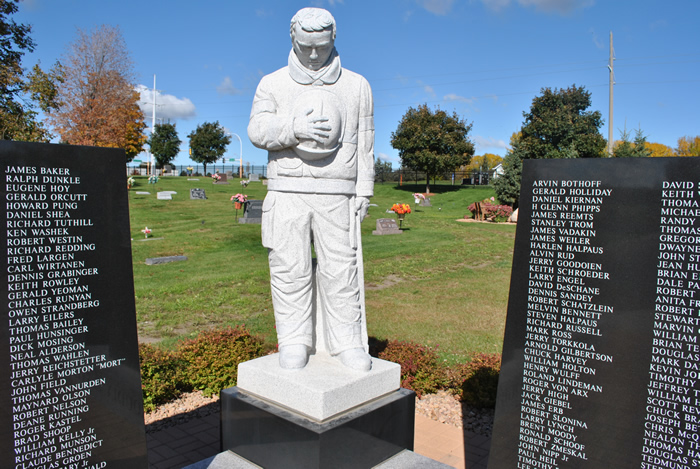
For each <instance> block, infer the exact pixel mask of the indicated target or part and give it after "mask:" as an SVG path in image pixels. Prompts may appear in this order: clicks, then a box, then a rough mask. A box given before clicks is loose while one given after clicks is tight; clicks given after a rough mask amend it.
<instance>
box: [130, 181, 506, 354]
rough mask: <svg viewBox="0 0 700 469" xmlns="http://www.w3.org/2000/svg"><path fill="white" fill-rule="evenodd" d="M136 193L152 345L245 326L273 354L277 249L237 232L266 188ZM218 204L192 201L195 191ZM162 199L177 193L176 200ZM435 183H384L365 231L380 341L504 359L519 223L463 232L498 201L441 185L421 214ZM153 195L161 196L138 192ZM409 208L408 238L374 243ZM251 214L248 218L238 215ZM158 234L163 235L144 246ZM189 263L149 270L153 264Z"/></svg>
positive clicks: (142, 290) (136, 250)
mask: <svg viewBox="0 0 700 469" xmlns="http://www.w3.org/2000/svg"><path fill="white" fill-rule="evenodd" d="M135 179H136V185H135V186H134V187H133V188H132V189H131V190H130V191H129V205H130V214H131V215H130V216H131V233H132V237H133V239H134V242H133V261H134V284H135V289H136V311H137V315H138V327H139V336H140V339H141V341H161V342H162V343H163V344H164V345H166V346H169V345H171V344H172V343H174V342H175V341H177V340H178V339H180V338H182V337H190V336H192V335H195V334H196V333H197V332H199V331H201V330H204V329H209V328H212V327H217V326H226V325H235V324H245V325H246V326H247V327H248V328H249V330H251V332H253V333H255V334H259V335H261V336H262V337H264V339H265V342H266V344H267V345H268V346H269V347H270V348H272V347H274V345H275V342H276V337H275V330H274V318H273V313H272V302H271V299H270V292H269V289H270V287H269V281H270V280H269V272H268V267H267V249H265V248H263V247H262V245H261V242H260V225H248V224H238V223H237V222H236V220H235V215H236V213H235V210H234V207H233V204H232V203H231V201H230V198H231V196H232V195H234V194H236V193H237V192H244V193H245V194H248V196H249V197H250V198H253V199H262V198H264V196H265V192H266V187H265V186H263V185H262V183H260V182H257V183H256V182H252V183H250V185H249V186H248V187H247V188H246V189H245V190H243V189H242V188H241V186H240V184H239V181H238V179H234V180H232V181H231V184H230V185H220V184H216V185H214V184H212V183H211V179H210V178H207V177H199V181H188V180H187V179H188V178H186V177H172V178H161V179H160V181H159V182H158V183H157V184H156V185H155V186H153V185H149V184H148V183H147V179H146V178H139V177H136V178H135ZM193 187H198V188H202V189H205V191H206V195H207V198H208V199H207V200H190V197H189V193H190V191H189V190H190V188H193ZM156 190H157V191H175V192H177V194H176V195H174V196H173V200H171V201H164V200H157V199H156V194H155V193H156ZM424 190H425V185H424V184H419V185H403V186H402V187H398V186H397V185H396V184H395V183H385V184H377V185H375V197H374V198H372V200H371V203H372V204H377V206H376V207H371V208H370V217H369V218H367V219H366V220H365V221H364V223H363V224H362V235H363V236H362V240H363V246H364V267H365V283H366V305H367V322H368V329H369V333H370V335H372V336H374V337H377V338H379V339H399V340H411V341H414V342H419V343H422V344H429V345H432V346H437V345H439V351H440V353H441V356H442V357H443V358H444V359H446V360H447V361H448V362H454V361H460V360H463V359H464V358H466V357H467V356H468V355H469V354H470V353H471V352H475V351H479V352H500V351H501V345H502V338H503V328H504V325H505V314H506V304H507V299H508V287H509V279H510V268H511V260H512V255H513V241H514V237H515V226H514V225H503V224H492V223H461V222H457V221H456V220H457V219H459V218H463V217H464V216H465V215H466V214H468V213H469V212H468V210H467V206H468V205H469V204H470V203H472V202H474V201H477V200H483V199H484V198H487V197H490V196H492V195H493V190H492V189H491V188H489V187H479V188H467V187H464V188H462V187H460V186H451V185H448V184H440V182H438V184H437V185H431V190H432V191H433V193H434V194H435V195H433V196H431V202H432V207H416V206H415V204H414V202H413V197H412V195H411V194H412V193H413V192H417V191H421V192H422V191H424ZM137 191H149V192H151V195H137V194H136V192H137ZM397 202H400V203H409V204H410V205H411V208H412V210H413V212H412V213H411V214H408V215H407V216H406V220H405V221H404V223H403V228H404V233H403V234H402V235H389V236H374V235H372V231H373V230H374V229H375V228H376V220H377V219H378V218H395V215H394V214H393V213H385V212H386V210H387V209H389V208H390V207H391V205H392V204H394V203H397ZM239 216H242V211H239ZM146 226H148V228H150V229H151V230H152V233H151V237H152V238H162V239H150V240H148V241H142V240H143V239H144V234H143V233H142V232H141V230H142V229H144V227H146ZM172 255H185V256H187V257H188V260H187V261H185V262H175V263H170V264H162V265H153V266H148V265H145V263H144V261H145V260H146V258H149V257H161V256H172Z"/></svg>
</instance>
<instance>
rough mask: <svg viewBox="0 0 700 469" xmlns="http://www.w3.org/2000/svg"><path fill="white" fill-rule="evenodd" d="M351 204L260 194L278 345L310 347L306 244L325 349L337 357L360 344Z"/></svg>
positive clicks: (343, 198)
mask: <svg viewBox="0 0 700 469" xmlns="http://www.w3.org/2000/svg"><path fill="white" fill-rule="evenodd" d="M354 204H355V200H354V197H351V196H347V195H342V194H299V193H288V192H273V191H271V192H268V194H267V196H266V197H265V202H264V204H263V219H262V232H263V233H262V235H263V245H264V246H265V247H267V248H268V249H269V263H270V283H271V286H272V304H273V306H274V309H275V323H276V327H277V340H278V344H279V346H284V345H296V344H303V345H306V346H308V347H311V346H312V345H313V329H314V327H313V318H312V312H313V275H312V261H311V243H312V242H313V246H314V250H315V251H316V257H317V259H318V267H317V271H316V275H317V277H318V279H317V280H318V285H319V290H320V291H319V292H318V293H319V295H320V299H321V305H322V307H321V310H322V314H324V322H325V325H326V327H325V330H326V337H325V338H326V344H327V346H328V350H329V352H330V353H331V354H332V355H337V354H338V353H340V352H343V351H345V350H349V349H352V348H358V347H363V346H364V344H363V340H362V338H363V336H362V331H361V328H362V312H361V306H360V292H359V287H358V285H359V281H358V269H357V239H356V235H355V233H356V227H355V223H356V213H355V207H354Z"/></svg>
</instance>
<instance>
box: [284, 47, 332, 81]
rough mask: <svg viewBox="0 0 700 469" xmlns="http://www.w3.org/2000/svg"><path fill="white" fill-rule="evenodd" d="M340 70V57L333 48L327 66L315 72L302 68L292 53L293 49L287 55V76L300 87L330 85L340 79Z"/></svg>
mask: <svg viewBox="0 0 700 469" xmlns="http://www.w3.org/2000/svg"><path fill="white" fill-rule="evenodd" d="M341 70H342V68H341V67H340V57H339V56H338V51H336V50H335V48H334V49H333V53H331V56H330V58H329V59H328V65H326V66H325V67H323V68H322V69H320V70H317V71H313V70H309V69H308V68H306V67H304V66H303V65H302V64H301V62H299V58H298V57H297V55H296V54H295V53H294V49H292V51H291V52H290V53H289V76H291V77H292V80H294V81H296V82H297V83H299V84H300V85H311V84H319V85H321V84H323V85H332V84H333V83H335V82H336V81H338V78H340V72H341Z"/></svg>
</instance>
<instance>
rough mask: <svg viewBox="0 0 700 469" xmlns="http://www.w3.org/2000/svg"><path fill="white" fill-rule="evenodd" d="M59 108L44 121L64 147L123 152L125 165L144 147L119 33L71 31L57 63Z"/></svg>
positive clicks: (108, 28) (109, 30) (130, 70)
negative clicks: (59, 65)
mask: <svg viewBox="0 0 700 469" xmlns="http://www.w3.org/2000/svg"><path fill="white" fill-rule="evenodd" d="M62 68H63V77H62V78H63V83H62V85H61V86H60V88H59V102H60V103H61V106H60V107H59V109H58V110H57V111H55V112H52V113H49V114H48V120H49V122H50V123H51V124H52V126H53V127H54V128H55V130H56V131H57V132H58V134H59V135H60V136H61V140H62V141H63V142H64V143H68V144H71V145H89V146H98V147H111V148H123V149H124V150H125V151H126V154H127V162H128V161H131V160H132V159H133V158H134V156H136V155H137V154H138V153H140V152H141V151H142V149H143V145H144V143H145V142H146V136H145V135H144V129H145V128H146V124H145V123H144V116H143V112H142V111H141V109H140V108H139V106H138V100H139V93H138V92H137V91H136V90H135V88H134V82H135V80H134V73H133V62H132V60H131V57H130V55H129V52H128V50H127V48H126V44H125V43H124V39H123V38H122V35H121V32H120V31H119V28H117V27H112V26H106V25H102V26H99V27H97V28H95V29H93V30H92V31H89V32H86V31H83V30H81V29H78V30H77V37H76V39H75V41H74V42H73V43H71V44H70V45H69V48H68V52H67V53H66V55H65V57H64V59H63V62H62Z"/></svg>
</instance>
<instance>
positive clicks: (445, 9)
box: [416, 0, 454, 16]
mask: <svg viewBox="0 0 700 469" xmlns="http://www.w3.org/2000/svg"><path fill="white" fill-rule="evenodd" d="M416 3H418V5H420V6H422V7H423V8H425V9H426V10H428V11H429V12H430V13H433V14H435V15H440V16H444V15H446V14H448V13H449V12H450V10H451V9H452V4H453V3H454V0H416Z"/></svg>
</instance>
